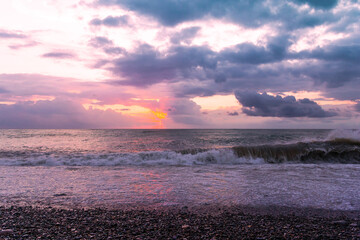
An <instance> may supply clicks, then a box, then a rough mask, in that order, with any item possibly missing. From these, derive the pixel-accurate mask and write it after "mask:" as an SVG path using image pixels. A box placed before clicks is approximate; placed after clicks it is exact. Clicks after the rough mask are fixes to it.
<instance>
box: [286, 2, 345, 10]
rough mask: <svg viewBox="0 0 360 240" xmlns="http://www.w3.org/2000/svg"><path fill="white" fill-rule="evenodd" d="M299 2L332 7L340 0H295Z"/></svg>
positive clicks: (325, 7) (324, 7)
mask: <svg viewBox="0 0 360 240" xmlns="http://www.w3.org/2000/svg"><path fill="white" fill-rule="evenodd" d="M293 1H294V2H295V3H298V4H308V5H310V6H311V7H315V8H321V9H330V8H333V7H335V6H336V5H337V4H338V0H293Z"/></svg>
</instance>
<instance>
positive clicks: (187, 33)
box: [170, 27, 201, 44]
mask: <svg viewBox="0 0 360 240" xmlns="http://www.w3.org/2000/svg"><path fill="white" fill-rule="evenodd" d="M200 29H201V28H200V27H189V28H185V29H182V30H181V31H180V32H178V33H176V34H174V35H173V36H172V37H171V39H170V41H171V42H172V43H173V44H179V43H181V42H185V43H187V44H189V43H190V42H191V40H192V39H193V38H194V37H195V36H196V34H197V33H198V32H199V31H200Z"/></svg>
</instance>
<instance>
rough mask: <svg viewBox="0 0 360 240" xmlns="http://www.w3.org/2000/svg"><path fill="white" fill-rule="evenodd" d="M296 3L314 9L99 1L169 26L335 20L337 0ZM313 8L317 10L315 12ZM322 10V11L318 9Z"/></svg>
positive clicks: (222, 1)
mask: <svg viewBox="0 0 360 240" xmlns="http://www.w3.org/2000/svg"><path fill="white" fill-rule="evenodd" d="M292 2H295V3H296V4H305V3H307V4H308V5H309V6H310V7H311V8H310V9H303V10H302V11H298V9H297V6H293V5H294V4H289V2H288V1H277V0H272V1H259V0H255V1H248V0H246V1H238V0H212V1H207V0H196V1H181V2H179V1H171V0H166V1H163V0H152V1H147V0H97V1H96V3H97V4H99V5H105V6H114V5H115V6H116V5H118V6H120V7H125V8H127V9H129V10H132V11H136V12H138V13H140V14H144V15H148V16H151V17H153V18H155V19H157V20H158V21H159V22H160V23H161V24H163V25H165V26H175V25H177V24H180V23H183V22H188V21H194V20H197V19H202V18H204V17H208V16H210V17H213V18H217V19H226V20H228V21H231V22H234V23H237V24H240V25H243V26H247V27H253V28H256V27H259V26H261V25H264V24H268V23H269V22H276V23H278V22H281V23H282V24H283V25H284V26H285V28H286V29H288V28H291V29H297V28H304V27H309V26H316V25H321V24H322V23H324V22H328V21H331V20H332V19H331V17H330V16H332V15H333V13H331V12H330V11H323V10H329V9H331V8H332V7H335V6H336V2H337V1H334V0H329V1H325V0H324V1H315V0H294V1H292ZM312 10H315V12H314V11H312ZM318 10H319V11H318Z"/></svg>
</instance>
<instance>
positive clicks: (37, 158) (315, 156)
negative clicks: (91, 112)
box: [0, 130, 360, 166]
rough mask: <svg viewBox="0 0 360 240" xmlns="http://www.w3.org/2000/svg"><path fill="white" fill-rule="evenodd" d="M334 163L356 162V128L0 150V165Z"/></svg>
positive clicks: (359, 141)
mask: <svg viewBox="0 0 360 240" xmlns="http://www.w3.org/2000/svg"><path fill="white" fill-rule="evenodd" d="M274 163H276V164H280V163H285V164H291V163H302V164H307V163H337V164H360V131H359V130H335V131H332V132H330V134H329V135H328V136H327V137H326V139H325V140H323V141H321V140H315V141H313V140H309V141H302V142H297V143H289V144H266V145H251V146H247V145H240V146H234V147H226V148H218V149H201V148H194V149H183V150H179V151H148V152H137V153H114V152H111V153H89V152H56V151H54V152H51V151H35V150H32V151H2V152H0V165H2V166H59V165H64V166H121V165H170V166H192V165H210V164H213V165H215V164H217V165H239V164H274Z"/></svg>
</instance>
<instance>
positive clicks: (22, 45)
mask: <svg viewBox="0 0 360 240" xmlns="http://www.w3.org/2000/svg"><path fill="white" fill-rule="evenodd" d="M37 45H39V43H38V42H35V41H30V42H27V43H23V44H11V45H9V48H11V49H14V50H18V49H21V48H28V47H34V46H37Z"/></svg>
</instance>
